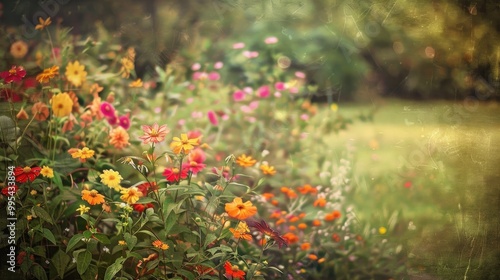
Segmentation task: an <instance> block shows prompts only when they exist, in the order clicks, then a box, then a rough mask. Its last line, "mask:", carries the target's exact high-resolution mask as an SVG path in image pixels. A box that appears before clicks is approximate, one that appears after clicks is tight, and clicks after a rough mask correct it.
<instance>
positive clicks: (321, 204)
mask: <svg viewBox="0 0 500 280" xmlns="http://www.w3.org/2000/svg"><path fill="white" fill-rule="evenodd" d="M313 205H314V207H325V205H326V199H325V198H324V197H319V198H318V199H316V200H315V201H314V203H313Z"/></svg>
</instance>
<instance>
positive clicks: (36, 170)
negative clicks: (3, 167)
mask: <svg viewBox="0 0 500 280" xmlns="http://www.w3.org/2000/svg"><path fill="white" fill-rule="evenodd" d="M40 171H41V168H40V167H38V166H35V167H29V166H25V167H20V166H18V167H16V168H15V169H14V175H15V176H16V182H18V183H26V181H30V182H33V181H34V180H35V178H36V177H38V175H39V174H40Z"/></svg>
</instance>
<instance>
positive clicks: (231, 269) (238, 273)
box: [224, 262, 245, 279]
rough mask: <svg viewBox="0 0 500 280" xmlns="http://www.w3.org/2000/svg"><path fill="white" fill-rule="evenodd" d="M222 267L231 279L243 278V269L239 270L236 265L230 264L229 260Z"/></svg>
mask: <svg viewBox="0 0 500 280" xmlns="http://www.w3.org/2000/svg"><path fill="white" fill-rule="evenodd" d="M224 269H225V270H226V276H228V277H229V276H231V277H232V278H233V279H243V277H245V271H243V270H240V268H239V267H238V266H237V265H231V263H230V262H226V263H225V264H224Z"/></svg>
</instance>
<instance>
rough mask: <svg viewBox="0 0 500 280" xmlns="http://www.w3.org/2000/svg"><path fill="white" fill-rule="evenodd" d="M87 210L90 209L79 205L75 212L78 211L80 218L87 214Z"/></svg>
mask: <svg viewBox="0 0 500 280" xmlns="http://www.w3.org/2000/svg"><path fill="white" fill-rule="evenodd" d="M89 210H90V207H87V206H85V205H83V204H80V207H78V208H77V209H76V211H80V216H81V215H83V214H85V213H87V212H89Z"/></svg>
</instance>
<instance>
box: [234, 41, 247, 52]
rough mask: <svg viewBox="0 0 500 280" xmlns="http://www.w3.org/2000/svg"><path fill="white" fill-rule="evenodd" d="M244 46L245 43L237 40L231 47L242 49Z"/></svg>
mask: <svg viewBox="0 0 500 280" xmlns="http://www.w3.org/2000/svg"><path fill="white" fill-rule="evenodd" d="M244 47H245V43H242V42H239V43H234V44H233V49H235V50H237V49H243V48H244Z"/></svg>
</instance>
